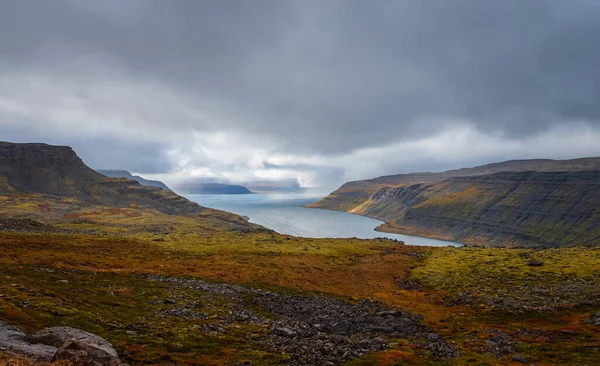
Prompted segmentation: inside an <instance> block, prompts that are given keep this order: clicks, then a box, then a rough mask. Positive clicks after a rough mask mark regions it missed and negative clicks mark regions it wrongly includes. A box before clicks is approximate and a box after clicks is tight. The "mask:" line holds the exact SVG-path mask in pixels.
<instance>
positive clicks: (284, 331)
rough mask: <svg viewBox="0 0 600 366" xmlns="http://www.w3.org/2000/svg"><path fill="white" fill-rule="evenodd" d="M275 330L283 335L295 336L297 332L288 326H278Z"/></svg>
mask: <svg viewBox="0 0 600 366" xmlns="http://www.w3.org/2000/svg"><path fill="white" fill-rule="evenodd" d="M275 332H276V333H277V334H279V335H280V336H283V337H293V336H295V335H296V332H294V331H293V330H291V329H288V328H277V329H275Z"/></svg>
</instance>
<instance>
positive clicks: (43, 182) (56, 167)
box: [0, 142, 102, 195]
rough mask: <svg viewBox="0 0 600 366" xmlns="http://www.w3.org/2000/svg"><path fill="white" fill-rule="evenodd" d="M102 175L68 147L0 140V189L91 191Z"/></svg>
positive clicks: (73, 192) (62, 193) (38, 191)
mask: <svg viewBox="0 0 600 366" xmlns="http://www.w3.org/2000/svg"><path fill="white" fill-rule="evenodd" d="M101 178H102V175H100V174H98V173H96V172H95V171H93V170H91V169H90V168H88V167H87V166H86V165H85V164H84V163H83V161H81V159H80V158H79V157H78V156H77V154H75V152H74V151H73V150H72V149H71V148H70V147H67V146H51V145H46V144H13V143H9V142H0V181H2V183H3V184H0V193H2V192H15V191H16V192H27V193H45V194H56V195H90V194H91V191H90V188H91V186H92V185H93V184H94V183H95V182H98V181H99V180H100V179H101Z"/></svg>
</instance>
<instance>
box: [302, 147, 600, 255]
mask: <svg viewBox="0 0 600 366" xmlns="http://www.w3.org/2000/svg"><path fill="white" fill-rule="evenodd" d="M308 207H312V208H323V209H330V210H338V211H347V212H351V213H354V214H359V215H364V216H368V217H373V218H376V219H379V220H383V221H385V224H384V225H382V226H380V227H379V228H378V229H379V230H381V231H388V232H396V233H404V234H412V235H420V236H425V237H433V238H440V239H447V240H455V241H461V242H463V243H469V244H482V245H488V246H492V245H526V246H574V245H591V244H594V243H600V230H598V222H600V210H598V209H597V207H600V158H583V159H574V160H514V161H507V162H502V163H494V164H487V165H482V166H478V167H474V168H464V169H458V170H450V171H446V172H441V173H411V174H398V175H390V176H384V177H379V178H375V179H369V180H364V181H355V182H349V183H346V184H344V185H343V186H342V187H340V188H339V189H337V190H336V191H334V192H332V193H331V194H329V195H328V196H327V197H325V198H323V199H322V200H321V201H319V202H317V203H314V204H312V205H309V206H308Z"/></svg>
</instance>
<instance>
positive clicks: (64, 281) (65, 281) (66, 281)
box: [58, 280, 69, 283]
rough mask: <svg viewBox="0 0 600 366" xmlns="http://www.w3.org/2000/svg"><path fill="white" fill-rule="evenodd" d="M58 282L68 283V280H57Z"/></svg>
mask: <svg viewBox="0 0 600 366" xmlns="http://www.w3.org/2000/svg"><path fill="white" fill-rule="evenodd" d="M58 282H61V283H69V280H58Z"/></svg>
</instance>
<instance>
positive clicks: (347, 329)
mask: <svg viewBox="0 0 600 366" xmlns="http://www.w3.org/2000/svg"><path fill="white" fill-rule="evenodd" d="M352 328H353V327H352V324H350V323H346V322H339V323H335V324H333V325H332V326H331V333H333V334H352V333H353V331H352V330H353V329H352Z"/></svg>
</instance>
